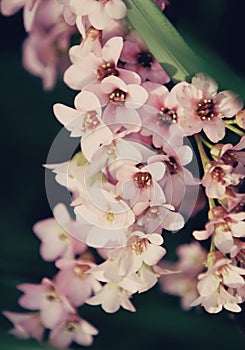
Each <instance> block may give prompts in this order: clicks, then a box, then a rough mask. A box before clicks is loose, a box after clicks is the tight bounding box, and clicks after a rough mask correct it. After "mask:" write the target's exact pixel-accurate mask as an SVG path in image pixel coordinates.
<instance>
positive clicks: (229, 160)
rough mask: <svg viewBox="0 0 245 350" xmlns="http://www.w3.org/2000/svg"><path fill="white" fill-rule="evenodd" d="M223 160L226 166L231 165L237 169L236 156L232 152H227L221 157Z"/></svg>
mask: <svg viewBox="0 0 245 350" xmlns="http://www.w3.org/2000/svg"><path fill="white" fill-rule="evenodd" d="M221 159H222V160H223V162H224V163H225V164H227V165H231V166H232V167H233V168H236V167H237V166H238V161H237V157H236V154H235V153H234V152H232V151H229V150H228V151H226V152H225V153H224V154H223V156H222V157H221Z"/></svg>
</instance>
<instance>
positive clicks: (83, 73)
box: [64, 36, 140, 90]
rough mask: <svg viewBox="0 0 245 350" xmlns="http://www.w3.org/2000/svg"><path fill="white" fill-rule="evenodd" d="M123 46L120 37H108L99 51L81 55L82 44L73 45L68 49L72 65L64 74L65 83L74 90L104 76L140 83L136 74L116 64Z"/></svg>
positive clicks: (80, 88)
mask: <svg viewBox="0 0 245 350" xmlns="http://www.w3.org/2000/svg"><path fill="white" fill-rule="evenodd" d="M122 47H123V38H122V37H117V36H115V37H113V38H111V39H109V40H108V41H107V42H106V43H105V44H104V46H103V47H102V48H100V50H97V51H99V52H96V54H95V53H94V52H89V53H87V54H86V55H83V54H82V52H83V50H84V44H83V42H82V43H81V45H80V46H78V45H77V46H73V47H72V48H71V49H70V51H69V56H70V59H71V61H72V65H71V66H70V67H69V68H68V69H67V70H66V72H65V74H64V81H65V83H66V84H67V85H68V86H69V87H71V88H72V89H75V90H82V88H83V87H85V86H86V85H88V84H91V83H99V82H101V81H102V80H103V79H104V78H106V77H109V76H111V75H112V76H116V77H119V78H121V79H122V80H124V81H125V82H127V83H128V84H140V77H139V76H138V74H136V73H134V72H132V71H127V70H126V69H122V68H119V67H118V66H117V64H118V60H119V57H120V53H121V50H122Z"/></svg>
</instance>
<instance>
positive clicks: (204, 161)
mask: <svg viewBox="0 0 245 350" xmlns="http://www.w3.org/2000/svg"><path fill="white" fill-rule="evenodd" d="M195 140H196V144H197V148H198V151H199V154H200V158H201V162H202V166H203V170H204V172H205V168H206V165H207V164H208V163H209V161H210V160H209V158H208V156H207V154H206V152H205V150H204V148H203V144H202V140H201V136H200V135H195Z"/></svg>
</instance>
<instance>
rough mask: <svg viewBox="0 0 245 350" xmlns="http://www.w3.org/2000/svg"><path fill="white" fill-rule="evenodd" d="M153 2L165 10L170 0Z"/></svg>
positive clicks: (154, 0)
mask: <svg viewBox="0 0 245 350" xmlns="http://www.w3.org/2000/svg"><path fill="white" fill-rule="evenodd" d="M153 2H154V3H155V4H156V5H157V7H159V8H160V10H161V11H164V9H165V6H166V5H168V4H169V2H168V0H153Z"/></svg>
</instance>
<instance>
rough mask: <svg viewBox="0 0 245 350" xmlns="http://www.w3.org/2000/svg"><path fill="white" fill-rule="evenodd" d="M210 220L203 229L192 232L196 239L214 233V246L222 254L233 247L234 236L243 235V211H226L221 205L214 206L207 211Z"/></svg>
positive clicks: (244, 216) (204, 237)
mask: <svg viewBox="0 0 245 350" xmlns="http://www.w3.org/2000/svg"><path fill="white" fill-rule="evenodd" d="M209 217H210V221H209V222H208V223H207V224H206V226H205V230H201V231H197V230H195V231H194V232H193V236H194V237H195V238H196V239H198V240H204V239H207V238H209V237H210V236H211V235H214V240H213V242H214V244H215V246H216V247H217V248H218V249H219V250H220V251H221V252H222V253H224V254H226V253H230V252H231V251H232V250H233V249H234V245H235V243H234V238H240V239H241V238H243V237H245V221H244V219H245V213H244V212H240V213H232V212H230V213H227V212H226V211H225V209H224V208H223V207H215V208H213V209H212V210H210V212H209Z"/></svg>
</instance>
